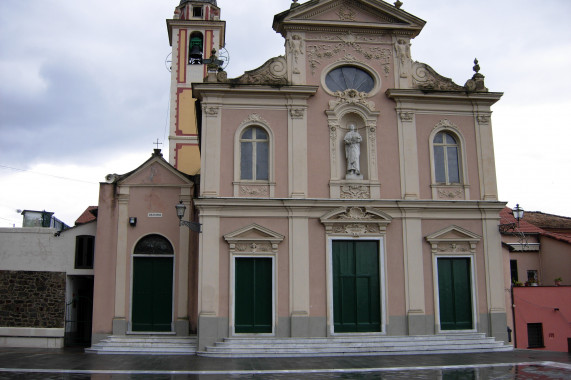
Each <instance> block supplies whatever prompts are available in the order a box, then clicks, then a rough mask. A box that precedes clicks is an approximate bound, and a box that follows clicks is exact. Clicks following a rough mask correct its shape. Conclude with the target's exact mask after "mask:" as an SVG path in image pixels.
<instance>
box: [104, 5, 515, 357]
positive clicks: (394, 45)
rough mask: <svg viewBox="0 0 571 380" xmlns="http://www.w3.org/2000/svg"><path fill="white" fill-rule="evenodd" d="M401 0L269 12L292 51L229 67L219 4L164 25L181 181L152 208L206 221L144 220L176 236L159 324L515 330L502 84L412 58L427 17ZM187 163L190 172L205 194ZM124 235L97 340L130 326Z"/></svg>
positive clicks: (192, 8) (297, 329)
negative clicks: (460, 76)
mask: <svg viewBox="0 0 571 380" xmlns="http://www.w3.org/2000/svg"><path fill="white" fill-rule="evenodd" d="M398 3H400V2H397V4H395V5H392V4H389V3H386V2H384V1H380V0H352V1H346V0H312V1H307V2H305V3H303V4H298V3H297V2H296V1H294V2H293V4H292V6H291V8H290V9H288V10H285V11H284V12H282V13H280V14H278V15H276V16H275V18H274V20H273V28H274V30H275V31H276V32H277V33H279V34H281V35H282V36H283V38H284V41H285V54H284V55H283V56H279V57H276V58H272V59H270V60H268V61H267V62H266V63H265V64H263V65H262V66H261V67H259V68H257V69H255V70H252V71H248V72H246V73H244V75H242V76H240V77H238V78H233V79H229V78H227V75H226V73H225V72H224V71H222V70H221V69H220V62H217V60H218V61H220V59H219V57H218V56H217V55H218V54H219V53H218V51H219V50H220V49H221V48H222V47H223V46H224V33H225V23H224V21H221V20H220V8H218V6H217V4H216V1H215V0H211V1H194V0H183V1H181V4H180V6H179V7H177V9H176V11H175V17H174V18H173V19H172V20H167V25H168V30H169V37H170V41H171V44H172V46H173V59H172V61H173V66H172V82H171V84H172V91H171V104H173V105H175V106H173V107H172V108H173V109H172V111H171V130H170V148H169V149H170V150H169V153H170V163H171V164H172V166H173V167H175V168H176V169H178V170H175V169H174V168H173V169H169V170H170V171H169V173H171V174H169V176H171V177H172V179H173V180H174V182H173V184H169V185H168V186H171V189H172V186H182V187H181V189H182V188H184V189H185V190H184V191H179V190H171V191H170V193H169V192H164V196H165V197H171V198H172V199H170V198H168V199H169V200H168V201H166V200H163V201H162V202H158V201H157V203H155V205H159V204H160V205H161V206H160V207H163V206H164V207H171V208H172V210H170V211H168V212H169V213H171V214H172V213H173V212H174V205H175V204H176V203H178V201H179V198H180V200H183V201H184V202H185V204H187V205H188V206H189V208H190V210H191V214H192V215H196V216H197V220H198V221H199V222H200V223H201V224H202V232H201V233H200V234H197V235H196V236H197V237H196V241H194V240H193V239H194V238H193V237H190V236H189V235H188V231H185V232H184V233H182V232H179V228H182V229H186V227H176V225H172V223H170V224H163V225H162V227H161V228H162V229H163V230H164V228H167V227H168V229H174V230H173V231H174V232H173V231H170V230H169V231H163V232H160V233H159V232H157V231H158V229H157V228H154V227H152V226H151V225H149V224H145V228H146V230H148V231H147V232H148V233H151V232H152V231H155V232H153V233H156V234H157V235H161V236H163V235H164V236H165V238H167V239H169V240H170V239H171V236H170V235H172V239H174V240H175V241H176V243H174V244H173V246H174V250H172V251H169V252H171V253H169V254H168V255H169V257H173V258H174V260H178V258H177V257H178V256H180V257H182V259H181V260H182V262H183V263H184V265H185V266H184V268H181V267H179V266H175V268H176V270H175V271H174V278H171V277H168V276H167V277H168V278H167V277H165V281H171V284H174V285H173V286H174V289H175V293H176V297H174V298H172V297H171V301H172V303H173V305H174V306H172V308H173V309H172V310H175V311H176V312H175V314H176V315H177V316H178V320H177V318H175V315H171V322H172V323H171V325H172V326H171V327H170V329H169V327H168V326H166V327H165V329H166V330H168V331H171V332H173V333H176V334H177V335H185V334H186V335H188V334H189V333H192V334H193V333H196V335H197V338H198V343H197V344H198V350H199V351H203V350H205V348H206V347H209V346H213V345H214V343H215V342H219V341H221V340H223V339H224V338H228V337H258V338H276V339H277V338H296V337H297V338H299V337H321V338H326V337H329V338H335V337H340V338H342V337H345V336H357V337H370V336H373V337H390V336H418V335H431V336H435V335H445V334H456V333H468V334H471V333H473V334H476V333H484V334H485V335H486V336H488V337H495V338H496V339H497V340H499V341H506V342H507V330H506V311H505V303H504V284H503V262H502V255H501V241H500V233H499V231H498V221H499V212H500V210H502V208H503V207H504V203H503V202H499V201H498V196H497V187H496V173H495V163H494V150H493V140H492V125H491V109H490V107H491V106H492V105H493V104H494V103H496V102H497V101H498V100H499V99H500V98H501V96H502V94H501V93H498V92H491V91H489V90H488V89H487V88H486V87H485V84H484V76H483V75H481V74H480V73H479V70H480V68H479V65H478V64H477V62H476V63H475V66H474V71H475V74H474V76H473V77H472V78H470V79H469V80H468V81H467V82H466V84H465V85H463V86H461V85H457V84H455V83H454V82H453V81H452V80H450V79H448V78H445V77H443V76H441V75H439V74H438V73H436V72H435V71H434V70H433V69H432V68H431V67H430V66H428V65H427V64H424V63H420V62H416V61H414V60H413V59H412V57H411V41H412V40H413V39H414V38H415V37H417V36H418V35H419V34H420V33H421V31H422V28H423V26H424V24H425V22H424V21H423V20H421V19H419V18H417V17H415V16H413V15H411V14H409V13H407V12H406V11H404V10H403V9H401V7H400V5H399V4H398ZM213 49H214V52H213ZM197 160H199V161H197ZM164 167H165V165H164V164H163V163H161V168H164ZM145 170H150V169H145ZM161 170H167V169H161ZM179 170H180V171H182V172H185V173H187V174H190V175H195V174H198V173H199V174H200V175H199V176H196V177H192V179H196V181H197V183H196V186H194V184H192V181H191V179H190V178H191V177H188V178H184V176H181V174H180V173H179ZM177 173H178V174H177ZM146 175H149V174H146ZM165 178H166V177H165ZM198 179H199V183H198ZM177 181H180V183H179V182H177ZM177 183H178V185H177ZM108 188H109V191H112V190H111V187H108ZM132 189H136V191H140V189H142V187H140V186H139V187H136V186H134V187H132ZM191 190H192V191H191ZM181 197H182V198H181ZM190 198H192V200H191V199H190ZM141 199H147V198H145V197H144V196H143V197H142V198H141ZM141 202H142V201H141ZM125 204H126V203H125ZM118 205H119V206H118V207H119V208H118V210H119V211H118V212H119V213H120V212H121V198H119V204H118ZM140 206H141V207H144V202H143V203H141V205H140ZM124 207H127V206H124ZM160 207H159V208H160ZM100 209H101V206H100ZM149 211H153V212H159V211H160V210H158V209H157V210H149ZM125 212H127V209H125ZM165 215H166V212H165ZM123 216H124V217H126V216H128V215H127V214H125V215H123ZM100 219H101V215H100ZM156 220H157V219H155V220H153V221H156ZM175 221H176V220H175ZM151 222H152V221H151ZM120 223H123V222H120ZM145 223H146V222H145ZM123 229H125V230H128V231H127V232H128V233H129V234H130V235H129V236H131V237H129V238H128V239H127V240H126V241H123V242H122V246H121V247H120V249H121V250H123V251H125V252H124V254H122V256H121V265H122V266H125V265H126V266H127V267H128V268H123V267H121V268H122V270H124V272H123V275H124V277H122V278H121V279H119V277H117V276H119V275H118V274H117V275H116V278H117V279H118V281H119V280H121V281H122V283H123V284H125V283H126V284H127V286H125V285H122V288H121V289H118V288H116V289H114V290H113V293H114V294H116V295H117V299H115V303H114V305H113V304H112V303H111V302H107V304H108V305H107V307H108V310H107V314H106V315H107V319H110V317H111V316H112V315H113V314H114V313H115V314H117V311H115V312H114V311H113V308H114V307H115V308H117V307H118V306H119V307H120V308H121V312H122V318H119V319H117V318H116V319H114V322H113V326H112V325H111V322H110V321H109V322H108V323H107V325H106V326H107V327H106V328H104V329H100V331H95V330H94V335H97V336H100V337H101V336H103V335H105V333H112V332H113V333H115V332H119V333H123V334H126V333H129V331H131V330H133V327H134V324H133V323H134V322H133V321H132V320H131V319H132V317H131V316H132V315H133V314H132V310H134V309H133V307H132V306H129V302H131V301H130V300H132V299H134V297H135V296H134V295H132V294H130V293H129V289H130V286H131V285H129V284H132V283H133V282H132V281H134V280H133V279H132V278H131V277H132V275H129V274H128V273H132V271H131V268H130V266H131V265H133V264H132V263H133V261H132V260H131V259H130V257H134V258H136V257H139V256H138V254H140V252H139V253H137V252H135V251H134V249H135V248H136V246H137V239H139V238H142V235H141V236H140V237H138V238H135V237H134V236H132V232H133V231H134V230H132V229H128V227H126V226H125V227H123ZM191 234H193V233H191ZM119 240H121V239H119ZM185 250H186V251H185ZM183 251H184V252H183ZM157 255H160V254H158V253H157ZM133 260H134V259H133ZM113 265H114V264H113V263H110V267H111V266H113ZM187 268H188V271H187V272H186V273H182V272H184V271H185V270H186V269H187ZM135 269H136V268H133V271H134V270H135ZM96 273H97V267H96ZM177 276H183V278H182V279H181V278H178V277H177ZM169 279H170V280H169ZM96 283H97V274H96ZM109 286H111V285H109ZM96 292H97V290H96ZM177 297H178V298H177ZM183 298H184V300H183ZM130 313H131V314H130ZM185 319H187V320H188V321H189V322H183V321H184V320H185ZM163 327H164V326H163ZM138 328H139V329H142V331H147V332H149V333H152V332H153V329H154V327H153V326H142V327H141V326H139V327H138ZM111 329H112V330H113V331H111ZM115 330H116V331H115Z"/></svg>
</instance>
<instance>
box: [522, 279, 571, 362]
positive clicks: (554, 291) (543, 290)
mask: <svg viewBox="0 0 571 380" xmlns="http://www.w3.org/2000/svg"><path fill="white" fill-rule="evenodd" d="M513 292H514V301H513V303H514V305H515V307H514V310H515V326H516V348H528V336H527V324H528V323H542V324H543V342H544V345H545V348H539V349H542V350H548V351H562V352H567V350H568V339H571V286H537V287H536V286H532V287H515V288H514V289H513Z"/></svg>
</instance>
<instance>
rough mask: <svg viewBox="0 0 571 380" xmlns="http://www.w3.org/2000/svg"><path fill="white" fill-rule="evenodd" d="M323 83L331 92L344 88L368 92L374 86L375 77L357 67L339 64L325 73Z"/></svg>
mask: <svg viewBox="0 0 571 380" xmlns="http://www.w3.org/2000/svg"><path fill="white" fill-rule="evenodd" d="M325 85H326V86H327V88H328V89H329V90H330V91H332V92H336V91H345V90H357V91H359V92H370V91H371V90H372V89H373V88H374V87H375V79H374V78H373V77H372V76H371V74H369V73H368V72H366V71H365V70H362V69H360V68H358V67H355V66H341V67H337V68H336V69H333V70H331V71H330V72H329V73H327V75H326V76H325Z"/></svg>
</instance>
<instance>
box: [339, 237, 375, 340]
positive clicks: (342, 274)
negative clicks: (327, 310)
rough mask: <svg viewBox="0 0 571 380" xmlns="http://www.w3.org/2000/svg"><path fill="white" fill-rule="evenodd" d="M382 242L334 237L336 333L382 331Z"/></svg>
mask: <svg viewBox="0 0 571 380" xmlns="http://www.w3.org/2000/svg"><path fill="white" fill-rule="evenodd" d="M380 290H381V289H380V280H379V243H378V242H377V241H343V240H336V241H333V325H334V331H335V332H336V333H339V332H341V333H348V332H379V331H381V302H380Z"/></svg>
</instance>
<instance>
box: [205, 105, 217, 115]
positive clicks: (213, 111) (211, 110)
mask: <svg viewBox="0 0 571 380" xmlns="http://www.w3.org/2000/svg"><path fill="white" fill-rule="evenodd" d="M219 111H220V107H218V106H207V105H203V106H202V112H203V113H204V114H205V115H206V117H217V116H218V112H219Z"/></svg>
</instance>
